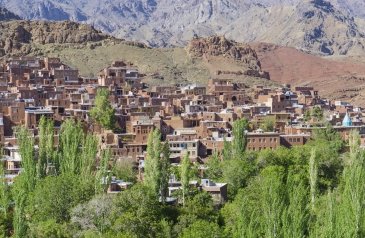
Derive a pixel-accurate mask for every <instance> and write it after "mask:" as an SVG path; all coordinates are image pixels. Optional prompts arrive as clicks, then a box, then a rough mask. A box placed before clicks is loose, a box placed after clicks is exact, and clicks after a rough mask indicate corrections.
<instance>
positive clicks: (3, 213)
mask: <svg viewBox="0 0 365 238" xmlns="http://www.w3.org/2000/svg"><path fill="white" fill-rule="evenodd" d="M10 209H11V194H10V188H9V186H8V184H7V181H6V179H5V169H4V164H3V162H2V161H0V237H8V236H10V232H9V231H10V228H11V227H10V224H11V220H10V219H11V210H10Z"/></svg>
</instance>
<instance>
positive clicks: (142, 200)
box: [111, 185, 162, 238]
mask: <svg viewBox="0 0 365 238" xmlns="http://www.w3.org/2000/svg"><path fill="white" fill-rule="evenodd" d="M113 207H114V209H115V210H114V212H113V216H112V218H111V221H114V223H113V225H112V230H113V232H114V233H115V234H119V233H127V234H134V235H135V236H136V237H138V238H144V237H156V233H157V232H158V231H159V228H160V222H159V221H160V217H161V212H162V211H161V206H160V204H159V202H158V199H157V196H156V194H155V193H153V191H152V190H151V189H150V188H149V187H146V186H143V185H136V186H133V187H132V188H131V189H130V190H128V191H126V192H122V193H120V194H119V195H118V196H117V198H116V199H115V203H114V206H113ZM111 237H114V236H111ZM127 237H128V236H127Z"/></svg>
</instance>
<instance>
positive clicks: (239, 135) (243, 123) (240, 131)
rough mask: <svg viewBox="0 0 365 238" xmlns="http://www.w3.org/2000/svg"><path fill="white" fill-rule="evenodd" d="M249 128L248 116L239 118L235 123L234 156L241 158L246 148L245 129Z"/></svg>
mask: <svg viewBox="0 0 365 238" xmlns="http://www.w3.org/2000/svg"><path fill="white" fill-rule="evenodd" d="M247 128H248V120H247V119H246V118H243V119H240V120H237V121H235V122H234V123H233V128H232V133H233V141H232V155H233V157H234V158H240V157H241V156H242V155H243V153H244V152H245V150H246V146H247V139H246V133H245V131H246V130H247Z"/></svg>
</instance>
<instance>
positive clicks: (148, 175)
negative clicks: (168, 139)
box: [143, 129, 162, 194]
mask: <svg viewBox="0 0 365 238" xmlns="http://www.w3.org/2000/svg"><path fill="white" fill-rule="evenodd" d="M160 137H161V134H160V132H159V131H158V130H157V129H156V130H152V131H151V132H150V134H149V136H148V140H147V156H146V160H145V168H144V180H143V181H144V184H145V185H146V186H148V187H150V188H151V189H152V191H154V192H155V193H156V194H158V193H159V189H160V175H161V168H160V157H161V152H162V151H161V142H160Z"/></svg>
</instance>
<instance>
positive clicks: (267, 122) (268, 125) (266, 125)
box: [260, 116, 276, 132]
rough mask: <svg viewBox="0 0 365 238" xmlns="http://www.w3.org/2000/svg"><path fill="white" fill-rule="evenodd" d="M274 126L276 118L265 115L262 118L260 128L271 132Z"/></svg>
mask: <svg viewBox="0 0 365 238" xmlns="http://www.w3.org/2000/svg"><path fill="white" fill-rule="evenodd" d="M275 126H276V120H275V118H274V117H272V116H266V117H265V118H264V121H263V122H262V124H261V126H260V128H261V129H262V130H264V131H266V132H272V131H274V129H275Z"/></svg>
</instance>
